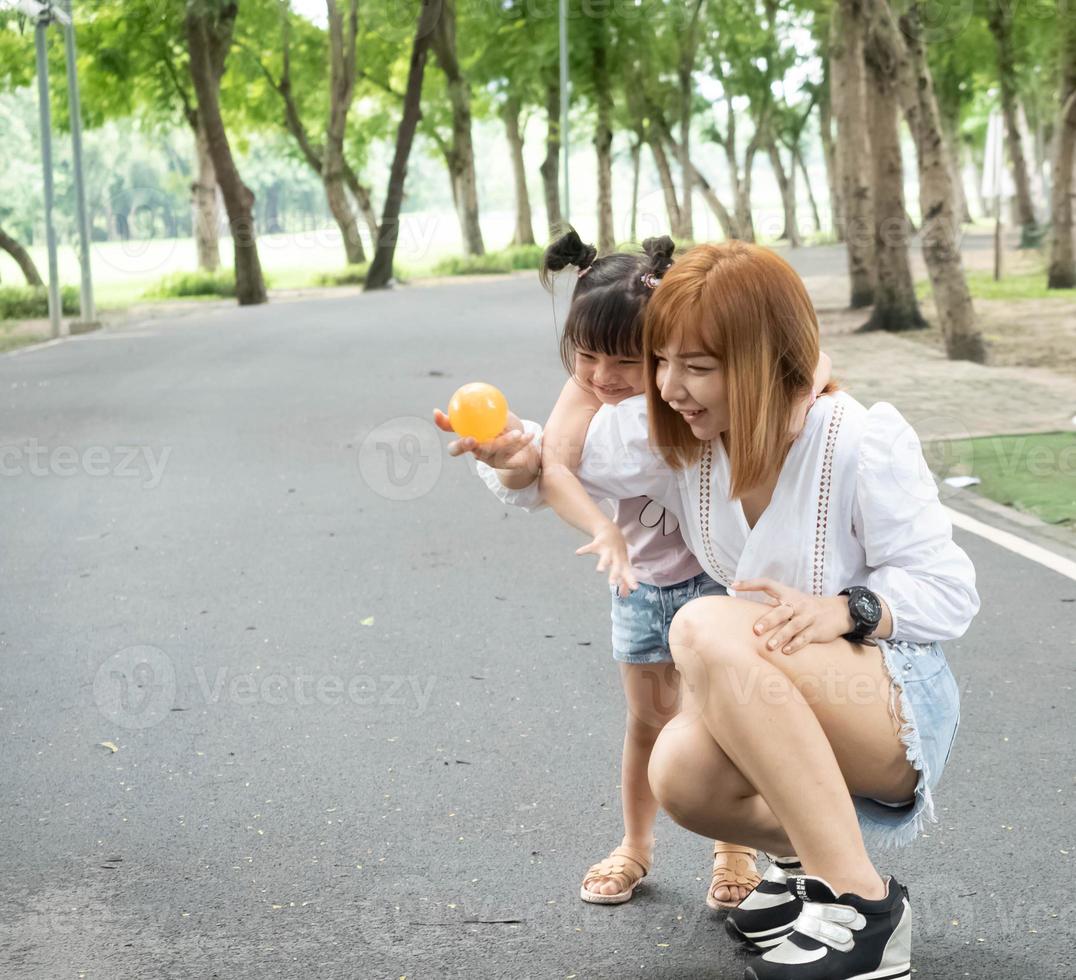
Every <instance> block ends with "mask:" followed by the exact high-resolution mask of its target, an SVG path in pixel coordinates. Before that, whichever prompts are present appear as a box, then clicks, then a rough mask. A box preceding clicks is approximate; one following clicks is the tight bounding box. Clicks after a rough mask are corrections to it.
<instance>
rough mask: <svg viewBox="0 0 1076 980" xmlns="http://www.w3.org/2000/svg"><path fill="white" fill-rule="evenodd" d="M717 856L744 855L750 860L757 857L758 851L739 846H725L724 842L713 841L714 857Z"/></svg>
mask: <svg viewBox="0 0 1076 980" xmlns="http://www.w3.org/2000/svg"><path fill="white" fill-rule="evenodd" d="M719 854H746V855H747V856H748V857H749V858H751V859H752V860H753V859H754V858H757V857H758V851H756V850H755V849H754V848H753V847H744V846H742V845H740V844H726V843H725V842H724V841H720V840H715V841H714V857H717V856H718V855H719Z"/></svg>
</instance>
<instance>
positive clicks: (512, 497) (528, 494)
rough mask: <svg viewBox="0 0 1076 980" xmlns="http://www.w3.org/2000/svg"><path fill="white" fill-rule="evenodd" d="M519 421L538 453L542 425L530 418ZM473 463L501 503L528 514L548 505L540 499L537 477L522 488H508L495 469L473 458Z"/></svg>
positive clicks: (540, 447)
mask: <svg viewBox="0 0 1076 980" xmlns="http://www.w3.org/2000/svg"><path fill="white" fill-rule="evenodd" d="M521 421H522V422H523V431H524V432H527V433H529V434H530V435H531V442H533V443H534V445H535V446H537V447H538V452H539V453H540V452H541V451H542V427H541V426H540V425H539V424H538V423H537V422H532V421H531V420H530V419H522V420H521ZM475 465H476V472H477V473H478V475H479V477H481V479H482V480H483V482H484V483H485V484H486V486H487V487H489V489H490V490H492V491H493V494H494V495H495V496H496V497H497V499H498V500H499V501H500V502H501V503H502V504H507V505H508V506H510V507H520V508H522V509H523V510H525V511H526V512H527V513H528V514H532V513H534V512H535V511H539V510H544V509H545V508H546V507H548V506H549V505H548V504H547V503H546V502H545V501H544V500H543V499H542V494H541V492H540V491H539V489H538V478H537V477H535V478H534V480H533V481H532V482H531V483H529V484H527V486H525V487H524V488H523V489H522V490H509V489H508V487H506V486H505V485H504V484H503V483H501V479H500V477H499V476H497V471H496V470H495V469H494V468H493V467H492V466H489V465H487V464H486V463H483V462H481V461H479V460H475Z"/></svg>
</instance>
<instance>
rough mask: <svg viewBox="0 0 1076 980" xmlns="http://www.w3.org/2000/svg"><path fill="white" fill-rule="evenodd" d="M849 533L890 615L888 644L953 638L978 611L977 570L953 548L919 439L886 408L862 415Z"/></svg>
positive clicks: (878, 407) (950, 529)
mask: <svg viewBox="0 0 1076 980" xmlns="http://www.w3.org/2000/svg"><path fill="white" fill-rule="evenodd" d="M852 520H853V531H854V533H855V535H856V537H857V538H858V539H859V541H860V543H861V544H862V546H863V548H864V550H865V552H866V560H867V565H868V566H870V568H871V569H872V571H871V572H870V574H869V575H868V576H867V582H866V584H867V587H868V588H869V589H871V590H872V591H873V592H876V593H878V595H880V596H881V597H882V598H883V599H885V601H886V603H887V605H888V606H889V609H890V611H891V612H892V614H893V632H892V634H891V635H890V638H892V639H898V640H909V641H913V642H918V643H930V642H933V641H941V640H950V639H956V638H957V637H959V636H963V635H964V633H965V632H966V631H967V628H968V626H969V625H970V623H971V621H972V619H973V618H974V616H975V614H976V613H977V612H978V611H979V596H978V593H977V592H976V591H975V567H974V566H973V565H972V563H971V559H970V558H968V556H967V554H965V553H964V551H963V549H961V548H960V547H959V546H958V545H957V544H956V543H955V542H954V541H953V526H952V523H951V522H950V520H949V518H948V517H947V516H946V514H945V510H944V508H943V507H942V505H941V501H940V500H939V499H938V487H937V484H936V483H935V482H934V476H933V474H932V473H931V472H930V468H929V467H928V466H927V463H926V460H925V459H924V458H923V450H922V447H921V446H920V444H919V437H918V436H917V435H916V433H915V430H914V429H913V428H912V427H911V426H910V425H909V424H908V422H907V421H906V420H905V419H904V417H903V416H902V415H901V414H900V412H898V411H897V410H896V409H895V408H894V407H893V406H892V405H890V404H888V403H887V402H879V403H878V404H876V405H874V406H873V407H872V408H871V409H870V410H869V411H868V413H867V422H866V428H865V430H864V433H863V437H862V440H861V442H860V446H859V457H858V467H857V480H856V500H855V505H854V511H853V518H852Z"/></svg>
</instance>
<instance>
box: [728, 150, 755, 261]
mask: <svg viewBox="0 0 1076 980" xmlns="http://www.w3.org/2000/svg"><path fill="white" fill-rule="evenodd" d="M758 134H759V130H757V129H756V130H755V134H754V135H753V136H752V137H751V142H750V143H748V144H747V151H746V152H745V153H744V160H743V174H741V175H740V177H739V179H738V180H737V182H736V227H737V228H739V229H740V238H741V239H742V240H743V241H745V242H753V241H754V240H755V219H754V215H753V214H752V213H751V178H752V172H753V171H754V169H755V154H756V153H758V151H759V149H760V141H759V139H758ZM732 159H733V164H734V165H735V160H736V157H735V154H733V157H732Z"/></svg>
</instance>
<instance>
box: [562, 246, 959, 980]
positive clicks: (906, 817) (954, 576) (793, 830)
mask: <svg viewBox="0 0 1076 980" xmlns="http://www.w3.org/2000/svg"><path fill="white" fill-rule="evenodd" d="M643 347H644V350H643V354H644V366H645V370H646V381H647V391H646V399H645V404H644V403H643V399H642V397H639V398H634V399H628V400H625V401H624V402H621V403H620V404H619V405H617V406H603V408H602V409H600V410H599V411H598V413H597V414H596V415H595V417H594V419H593V421H592V423H591V425H590V428H589V430H588V433H587V438H586V444H585V447H584V451H583V454H582V460H581V463H580V466H579V470H578V476H579V478H580V480H581V481H582V482H583V483H584V485H586V486H587V487H588V489H589V490H590V491H591V492H592V493H593V494H594V495H595V496H599V497H614V498H621V497H631V496H639V495H644V494H645V495H647V496H650V497H651V498H653V499H654V500H656V501H658V502H659V503H662V504H664V505H665V506H666V507H668V508H669V509H671V510H672V511H673V512H674V513H676V514H677V516H678V517H679V519H680V524H681V527H682V530H683V532H684V536H685V539H686V540H687V542H688V545H689V547H691V549H692V550H693V551H694V552H695V554H696V556H697V557H698V558H699V559H700V561H701V563H702V566H703V568H704V570H705V571H707V572H708V573H709V574H710V575H711V576H712V577H713V578H715V579H716V580H717V581H719V582H722V583H725V584H727V585H728V587H729V591H730V593H732V594H733V596H730V597H720V596H713V597H706V598H700V599H697V600H694V601H692V602H690V603H688V604H687V605H686V606H685V607H684V608H683V609H681V610H680V612H679V613H678V614H677V616H676V617H675V619H674V621H673V626H672V630H671V635H670V644H671V649H672V653H673V658H674V661H675V664H676V667H677V669H678V670H679V672H680V674H681V676H682V679H683V682H684V683H683V688H684V701H683V706H682V710H681V712H680V713H679V714H678V715H677V716H675V717H674V718H673V720H672V721H670V722H669V724H668V725H666V727H665V728H664V729H663V730H662V733H661V735H660V736H659V738H658V741H657V744H656V746H655V748H654V752H653V755H652V758H651V762H650V770H649V775H650V782H651V786H652V788H653V791H654V793H655V795H656V796H657V798H658V800H659V801H660V803H661V804H662V805H663V806H664V807H665V809H666V810H667V811H668V812H669V813H670V815H671V816H672V817H673V818H674V819H675V820H676V821H677V822H678V823H680V824H681V825H683V826H685V827H687V828H688V829H690V830H692V831H694V832H696V833H699V834H703V835H706V836H709V837H711V838H720V839H724V840H736V841H740V842H742V843H744V844H748V845H752V846H755V847H758V848H762V849H765V850H767V851H769V852H771V853H773V854H776V855H784V856H785V857H782V858H779V859H778V860H776V861H775V862H774V864H773V865H772V866H771V867H770V869H768V870H767V873H766V877H765V879H764V881H763V883H762V884H761V885H759V887H758V888H757V889H756V890H755V892H753V893H752V894H751V895H750V896H749V897H748V898H747V899H746V900H745V901H744V903H743V904H742V905H741V906H740V908H739V909H737V910H735V911H733V912H731V913H730V914H729V921H728V927H729V930H730V932H732V933H733V934H734V935H736V936H738V937H739V938H742V939H746V940H747V941H749V942H750V943H751V944H752V945H754V946H755V947H756V948H759V949H767V952H765V953H764V955H763V956H762V957H760V958H759V959H758V960H755V961H754V963H753V964H752V966H750V967H749V968H748V969H747V972H746V978H747V980H771V978H778V977H781V978H785V977H789V978H793V977H794V978H804V980H816V978H830V980H855V978H867V977H870V978H877V980H883V978H884V980H895V978H898V977H908V976H909V975H910V955H911V906H910V904H909V900H908V893H907V890H906V889H905V888H904V887H903V886H901V885H900V884H899V883H898V882H897V881H896V880H895V879H894V878H893V877H892V876H886V877H885V878H883V877H882V876H880V875H879V873H878V872H877V870H876V869H875V868H874V866H873V864H872V863H871V860H870V858H869V856H868V853H867V844H878V845H899V844H905V843H908V842H910V841H911V840H912V839H914V837H915V836H916V834H917V832H918V830H919V829H921V827H922V824H923V821H924V819H933V803H932V790H933V788H934V787H935V785H936V784H937V781H938V779H939V777H940V775H941V771H942V769H943V767H944V765H945V762H946V760H947V759H948V755H949V752H950V750H951V747H952V743H953V740H954V738H955V735H956V729H957V726H958V724H959V694H958V690H957V685H956V682H955V680H954V679H953V676H952V673H951V672H950V670H949V667H948V665H947V663H946V661H945V656H944V654H943V653H942V650H941V647H940V646H939V645H938V643H939V641H943V640H947V639H953V638H956V637H959V636H961V635H962V634H963V633H964V632H965V631H966V629H967V627H968V625H969V624H970V622H971V619H972V618H973V616H974V615H975V613H976V612H977V611H978V606H979V602H978V596H977V595H976V592H975V573H974V569H973V567H972V565H971V562H970V561H969V560H968V558H967V556H966V555H965V554H964V552H963V551H962V550H961V549H960V548H959V547H957V546H956V544H954V542H953V540H952V528H951V525H950V523H949V521H948V519H947V518H946V516H945V513H944V510H943V508H942V507H941V504H940V502H939V501H938V497H937V489H936V487H935V485H934V482H933V478H932V477H931V476H930V473H929V470H927V468H926V464H925V462H924V460H923V456H922V451H921V449H920V446H919V441H918V439H917V438H916V436H915V433H914V432H913V431H912V430H911V428H910V427H909V426H908V424H907V423H906V422H905V421H904V419H903V418H902V417H901V416H900V414H899V413H898V412H897V411H896V410H895V409H894V408H893V407H892V406H890V405H887V404H885V403H880V404H877V405H875V406H874V407H873V408H871V409H869V410H868V409H866V408H864V407H863V406H862V405H860V404H859V403H858V402H856V401H855V400H854V399H852V398H851V397H850V396H848V395H847V394H845V393H843V392H839V391H835V392H831V393H829V394H826V395H824V396H823V397H821V398H819V399H818V401H817V402H816V404H815V405H814V406H813V407H812V409H811V411H810V412H809V413H808V417H807V423H806V425H805V427H804V429H803V431H802V432H801V433H800V434H799V435H798V436H797V437H796V438H795V439H794V440H792V441H790V440H789V438H788V434H787V423H786V420H787V419H788V418H789V414H790V411H791V407H792V405H793V404H794V403H795V401H796V400H797V399H801V398H802V397H804V395H805V393H808V392H809V391H810V387H811V382H812V374H813V372H814V370H815V366H816V364H817V361H818V323H817V318H816V316H815V313H814V309H813V307H812V305H811V302H810V299H809V297H808V296H807V292H806V289H805V288H804V286H803V283H802V282H801V281H800V279H799V277H798V276H797V275H796V274H795V272H794V271H793V270H792V269H791V267H790V266H789V265H788V264H787V263H786V262H784V260H782V259H780V258H779V257H778V256H776V255H775V254H773V253H771V252H769V251H767V250H765V249H762V248H758V247H756V246H752V245H747V244H744V243H741V242H730V243H727V244H723V245H700V246H697V247H696V248H694V249H692V250H691V251H690V252H688V253H687V254H685V255H684V256H683V257H681V258H680V259H679V260H678V261H677V262H676V263H675V264H674V265H673V266H672V268H671V269H670V270H669V272H668V273H666V275H665V276H664V279H663V281H662V282H661V284H660V285H658V287H657V288H656V290H655V292H654V296H653V297H652V299H651V300H650V303H649V304H648V309H647V315H646V325H645V330H644V339H643ZM652 447H659V448H657V449H655V448H652ZM760 603H763V604H765V605H760ZM767 606H768V608H766V607H767ZM730 797H731V798H734V799H736V800H738V802H737V803H736V804H735V805H731V804H730V803H729V802H728V801H729V799H730Z"/></svg>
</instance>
